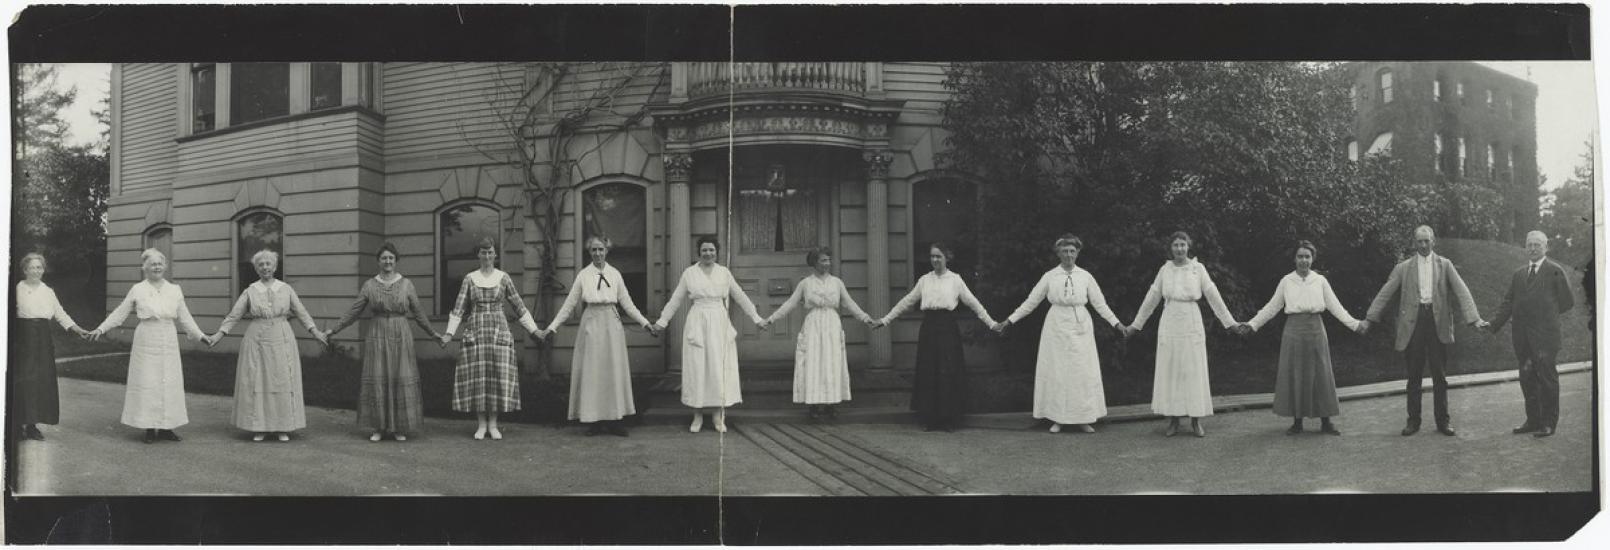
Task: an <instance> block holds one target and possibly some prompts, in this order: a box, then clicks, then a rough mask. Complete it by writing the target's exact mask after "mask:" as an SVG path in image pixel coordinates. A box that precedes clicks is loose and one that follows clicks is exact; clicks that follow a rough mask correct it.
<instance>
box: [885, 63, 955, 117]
mask: <svg viewBox="0 0 1610 550" xmlns="http://www.w3.org/2000/svg"><path fill="white" fill-rule="evenodd" d="M944 82H945V64H944V63H884V64H883V89H884V92H885V93H887V94H888V97H889V99H904V100H906V105H905V110H906V112H907V113H911V114H939V113H940V111H941V109H942V107H943V105H944V101H945V100H947V99H950V92H949V91H948V90H946V89H945V83H944Z"/></svg>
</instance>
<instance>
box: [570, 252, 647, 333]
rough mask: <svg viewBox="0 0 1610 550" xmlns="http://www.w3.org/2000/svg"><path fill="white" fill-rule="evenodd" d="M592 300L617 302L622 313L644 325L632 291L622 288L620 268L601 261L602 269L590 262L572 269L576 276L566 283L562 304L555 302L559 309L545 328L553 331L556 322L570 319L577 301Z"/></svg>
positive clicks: (590, 302)
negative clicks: (567, 292)
mask: <svg viewBox="0 0 1610 550" xmlns="http://www.w3.org/2000/svg"><path fill="white" fill-rule="evenodd" d="M578 302H579V303H584V304H587V305H593V304H620V307H621V309H623V310H626V316H627V317H630V318H631V319H632V320H633V321H636V322H637V324H638V325H647V324H649V323H648V319H646V318H644V317H643V313H642V312H640V311H638V310H637V305H636V304H633V303H632V294H631V292H628V291H627V290H626V282H625V281H623V280H622V279H621V272H620V270H617V269H615V266H612V265H609V264H607V263H606V264H604V267H603V269H599V268H598V266H596V265H593V264H587V267H583V268H581V271H578V272H576V280H575V281H572V282H571V283H570V294H569V295H568V296H565V304H564V305H562V306H559V312H558V313H555V314H554V316H553V321H551V322H549V323H548V328H547V330H548V332H553V330H554V329H555V328H558V327H559V325H561V324H564V322H565V321H566V320H568V319H570V314H571V313H572V312H574V311H575V309H576V305H577V303H578Z"/></svg>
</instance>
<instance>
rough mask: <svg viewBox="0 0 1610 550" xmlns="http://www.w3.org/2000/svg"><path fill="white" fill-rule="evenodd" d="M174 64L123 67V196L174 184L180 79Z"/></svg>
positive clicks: (121, 113)
mask: <svg viewBox="0 0 1610 550" xmlns="http://www.w3.org/2000/svg"><path fill="white" fill-rule="evenodd" d="M175 70H176V69H175V68H174V65H173V64H171V63H130V64H127V65H124V66H123V79H122V90H120V91H119V93H120V94H121V101H122V110H121V112H120V115H121V118H122V120H121V121H120V122H121V123H122V149H121V153H122V154H121V157H122V160H121V164H120V165H119V168H118V170H119V172H120V174H119V175H118V177H119V181H121V182H122V187H121V190H120V192H122V193H132V192H137V191H143V190H149V189H160V188H163V187H167V186H169V185H171V184H172V183H173V175H174V174H173V172H174V165H175V163H176V162H177V161H178V147H177V145H176V144H175V143H174V141H173V139H174V137H175V136H176V135H177V133H178V132H177V128H175V125H176V124H177V122H176V119H177V113H176V112H175V109H177V108H178V96H177V90H176V87H177V78H176V77H175V76H174V74H175V73H174V71H175Z"/></svg>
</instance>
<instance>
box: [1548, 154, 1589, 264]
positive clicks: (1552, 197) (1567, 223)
mask: <svg viewBox="0 0 1610 550" xmlns="http://www.w3.org/2000/svg"><path fill="white" fill-rule="evenodd" d="M1582 149H1583V151H1582V154H1581V155H1580V157H1579V158H1581V159H1582V160H1581V161H1580V162H1578V163H1577V165H1576V167H1575V168H1573V170H1572V174H1571V177H1570V178H1569V179H1567V180H1565V182H1564V183H1561V184H1560V186H1559V187H1556V188H1554V190H1553V191H1549V192H1548V193H1547V194H1545V195H1544V196H1543V199H1542V204H1541V205H1540V206H1541V208H1540V210H1541V214H1540V216H1539V218H1540V220H1539V226H1540V228H1541V229H1542V230H1543V232H1544V233H1547V234H1548V236H1549V249H1550V255H1552V256H1554V257H1555V258H1557V259H1559V260H1560V261H1564V262H1567V263H1569V264H1571V265H1573V266H1578V267H1580V266H1582V265H1583V264H1585V263H1587V262H1588V261H1589V260H1591V259H1592V258H1593V141H1592V140H1591V139H1590V140H1587V141H1584V142H1583V144H1582Z"/></svg>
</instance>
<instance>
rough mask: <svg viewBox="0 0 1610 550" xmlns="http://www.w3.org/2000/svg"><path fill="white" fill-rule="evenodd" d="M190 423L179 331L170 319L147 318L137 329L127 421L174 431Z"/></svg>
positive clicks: (131, 353) (125, 401) (132, 348)
mask: <svg viewBox="0 0 1610 550" xmlns="http://www.w3.org/2000/svg"><path fill="white" fill-rule="evenodd" d="M189 422H190V417H189V416H188V415H187V414H185V408H184V369H183V367H181V366H180V363H179V332H178V330H177V329H175V328H174V326H173V321H172V320H169V319H144V320H141V321H140V325H139V326H138V327H135V329H134V342H133V344H132V345H131V346H130V350H129V376H128V383H127V390H126V393H124V395H123V424H125V425H128V426H133V427H135V428H141V429H158V430H171V429H174V428H177V427H179V426H183V425H185V424H188V423H189Z"/></svg>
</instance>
